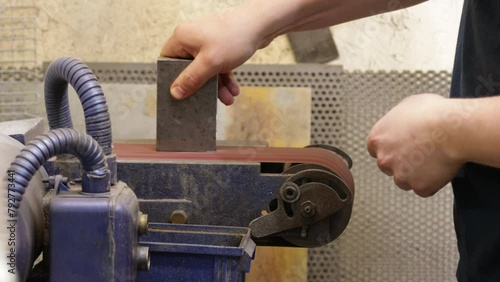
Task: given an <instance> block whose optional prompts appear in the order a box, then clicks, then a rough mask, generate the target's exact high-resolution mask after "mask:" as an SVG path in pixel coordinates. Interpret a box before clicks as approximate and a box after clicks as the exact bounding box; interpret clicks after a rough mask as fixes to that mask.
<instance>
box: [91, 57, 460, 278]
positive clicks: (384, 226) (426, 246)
mask: <svg viewBox="0 0 500 282" xmlns="http://www.w3.org/2000/svg"><path fill="white" fill-rule="evenodd" d="M89 66H90V67H91V68H92V69H93V70H94V71H95V72H96V74H97V76H98V77H99V78H100V80H101V81H102V82H103V83H120V82H121V83H135V84H144V83H148V84H151V83H156V77H155V76H156V74H155V71H154V69H155V67H154V66H155V64H90V65H89ZM236 77H237V79H238V81H239V82H240V84H241V85H243V86H297V87H311V89H312V90H313V91H312V93H313V94H312V97H313V104H312V105H313V107H312V132H311V137H312V138H311V139H312V140H313V143H324V144H332V145H337V146H341V147H343V148H344V149H345V150H346V151H347V152H348V153H349V154H350V155H351V157H352V158H353V160H354V168H353V173H354V176H355V181H356V196H355V204H354V210H353V215H352V218H351V222H350V224H349V226H348V228H347V230H346V231H345V232H344V234H343V235H341V237H340V238H339V239H338V240H336V241H335V242H333V243H332V244H330V245H328V246H325V247H322V248H317V249H312V250H310V251H309V262H308V268H309V270H308V273H309V281H311V282H332V281H342V282H343V281H356V282H360V281H361V282H363V281H370V282H371V281H384V282H385V281H398V282H399V281H440V282H441V281H455V280H456V279H455V274H454V273H455V269H456V264H457V260H458V255H457V251H456V239H455V233H454V229H453V215H452V207H453V196H452V193H451V189H450V188H449V187H448V188H445V189H444V190H442V191H441V192H439V193H438V194H436V195H435V196H434V197H432V198H429V199H422V198H419V197H417V196H415V195H413V194H412V192H404V191H401V190H399V189H397V188H396V187H395V186H394V185H393V184H392V180H391V179H390V178H388V177H386V176H385V175H384V174H382V173H380V172H379V171H378V168H377V166H376V163H375V161H374V160H373V159H371V158H370V157H369V155H368V154H367V152H366V146H365V140H366V136H367V134H368V132H369V130H370V128H371V126H372V125H373V124H374V123H375V122H376V121H377V120H378V119H379V118H380V117H382V116H383V115H384V113H386V112H387V111H388V110H389V109H390V108H391V107H393V106H394V105H395V104H397V103H398V102H399V101H400V100H401V99H402V98H404V97H406V96H409V95H412V94H416V93H423V92H431V93H441V94H443V95H447V93H448V91H449V84H450V74H449V73H446V72H439V73H435V72H425V73H423V72H412V73H410V72H397V73H396V72H394V73H385V72H376V73H352V72H343V71H342V70H341V68H339V67H332V66H324V65H319V66H318V65H296V66H266V65H258V66H253V65H248V66H243V67H241V68H239V69H238V70H237V71H236ZM287 277H290V275H287Z"/></svg>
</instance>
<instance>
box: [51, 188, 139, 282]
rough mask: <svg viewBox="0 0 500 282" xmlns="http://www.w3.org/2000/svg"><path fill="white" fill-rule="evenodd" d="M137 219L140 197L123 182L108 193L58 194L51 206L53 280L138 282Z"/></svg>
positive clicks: (63, 192)
mask: <svg viewBox="0 0 500 282" xmlns="http://www.w3.org/2000/svg"><path fill="white" fill-rule="evenodd" d="M138 218H139V204H138V201H137V197H136V196H135V194H134V192H133V191H132V190H131V189H130V188H128V187H127V186H126V185H125V184H124V183H122V182H119V183H117V185H115V186H114V187H113V188H111V191H110V192H109V193H100V194H83V193H82V192H81V190H77V189H70V190H69V191H61V192H59V193H58V194H57V195H55V196H54V197H53V199H52V201H51V204H50V222H51V223H50V279H51V281H54V282H55V281H58V282H59V281H120V282H125V281H135V277H136V273H137V265H138V262H137V260H138V258H137V252H138V247H139V239H138V237H139V232H138V226H139V222H138V221H139V219H138ZM75 258H78V259H75Z"/></svg>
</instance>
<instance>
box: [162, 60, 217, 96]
mask: <svg viewBox="0 0 500 282" xmlns="http://www.w3.org/2000/svg"><path fill="white" fill-rule="evenodd" d="M218 69H219V68H218V67H217V66H215V65H214V64H211V63H209V62H207V60H204V58H203V57H202V56H201V55H199V56H197V57H196V58H195V59H194V61H193V62H191V64H189V65H188V66H187V67H186V68H185V69H184V70H183V71H182V73H181V74H180V75H179V77H177V79H176V80H175V81H174V83H172V87H170V93H171V94H172V96H173V97H174V98H175V99H185V98H187V97H189V96H191V95H193V94H195V93H196V92H197V91H198V90H199V89H200V88H201V87H202V86H203V85H204V84H205V83H206V82H207V81H208V80H209V79H210V78H212V77H214V76H215V75H217V73H218V72H219V70H218Z"/></svg>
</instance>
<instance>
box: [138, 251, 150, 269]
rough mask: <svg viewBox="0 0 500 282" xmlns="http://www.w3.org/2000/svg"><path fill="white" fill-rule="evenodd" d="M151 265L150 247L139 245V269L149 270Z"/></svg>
mask: <svg viewBox="0 0 500 282" xmlns="http://www.w3.org/2000/svg"><path fill="white" fill-rule="evenodd" d="M150 267H151V257H150V254H149V247H145V246H140V247H137V269H138V270H146V271H147V270H149V268H150Z"/></svg>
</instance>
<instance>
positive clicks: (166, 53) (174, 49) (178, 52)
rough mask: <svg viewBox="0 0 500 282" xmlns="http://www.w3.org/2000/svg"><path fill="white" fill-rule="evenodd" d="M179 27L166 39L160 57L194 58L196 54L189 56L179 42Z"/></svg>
mask: <svg viewBox="0 0 500 282" xmlns="http://www.w3.org/2000/svg"><path fill="white" fill-rule="evenodd" d="M179 32H180V31H179V27H177V28H176V29H175V31H174V32H173V33H172V35H171V36H170V38H168V39H167V41H166V42H165V44H163V47H162V48H161V52H160V56H161V57H172V58H186V59H191V58H194V57H195V56H196V55H197V54H191V53H190V52H188V51H187V50H186V49H185V48H184V47H183V44H181V41H180V40H179Z"/></svg>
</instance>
